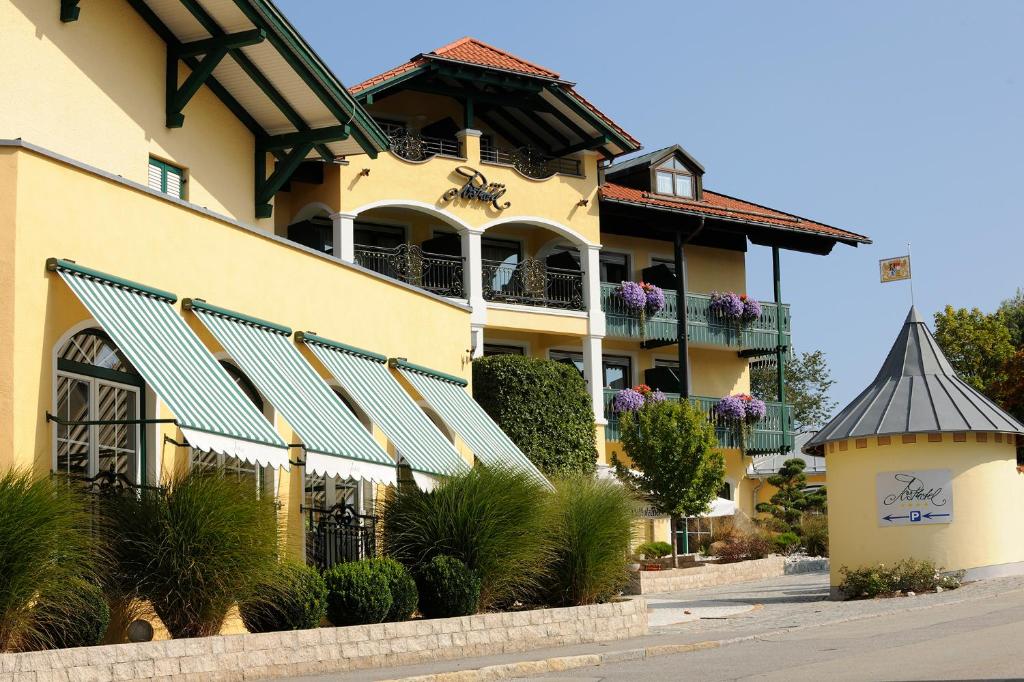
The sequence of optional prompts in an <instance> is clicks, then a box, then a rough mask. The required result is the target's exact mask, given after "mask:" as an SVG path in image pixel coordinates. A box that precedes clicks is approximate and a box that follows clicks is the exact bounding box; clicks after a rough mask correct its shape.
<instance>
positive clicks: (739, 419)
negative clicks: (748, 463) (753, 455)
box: [713, 393, 768, 454]
mask: <svg viewBox="0 0 1024 682" xmlns="http://www.w3.org/2000/svg"><path fill="white" fill-rule="evenodd" d="M767 412H768V408H767V406H766V405H765V404H764V401H763V400H760V399H758V398H755V397H754V396H752V395H750V394H749V393H734V394H733V395H727V396H725V397H724V398H722V399H721V400H719V401H718V403H717V404H716V405H715V407H714V410H713V413H714V416H715V417H716V418H717V420H718V421H719V422H724V423H725V425H726V426H729V427H731V428H733V429H735V430H736V434H737V436H738V438H739V442H740V452H742V453H743V454H747V444H748V443H749V442H750V433H751V431H752V430H753V428H754V424H756V423H757V422H759V421H760V420H762V419H764V416H765V414H766V413H767Z"/></svg>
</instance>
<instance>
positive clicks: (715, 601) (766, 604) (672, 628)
mask: <svg viewBox="0 0 1024 682" xmlns="http://www.w3.org/2000/svg"><path fill="white" fill-rule="evenodd" d="M1022 590H1024V577H1014V578H1002V579H996V580H989V581H983V582H978V583H972V584H968V585H965V586H964V587H962V588H960V589H959V590H953V591H947V592H942V593H939V594H926V595H921V596H917V597H908V598H899V599H879V600H867V601H854V602H835V601H828V574H825V573H811V574H801V575H791V576H785V577H782V578H774V579H772V580H766V581H759V582H754V583H744V584H740V585H731V586H728V587H718V588H708V589H702V590H690V591H687V592H680V593H667V594H657V595H650V599H651V600H652V602H653V603H652V604H651V607H650V610H651V611H652V612H656V611H660V610H665V611H667V612H670V613H676V614H677V615H678V617H679V618H680V619H683V618H686V617H687V615H686V614H685V613H684V612H685V611H687V610H689V611H691V614H689V615H691V616H692V615H694V614H705V615H704V617H702V618H700V619H699V620H693V619H689V620H687V621H686V622H676V623H674V624H668V625H662V626H657V627H652V628H651V633H650V634H649V635H647V636H645V637H638V638H634V639H627V640H619V641H616V642H608V643H601V644H583V645H578V646H568V647H557V648H550V649H535V650H532V651H525V652H521V653H515V654H504V655H498V656H486V657H480V658H468V659H463V660H457V661H445V662H440V663H430V664H424V665H416V666H405V667H401V668H389V669H378V670H365V671H357V672H353V673H348V674H343V675H331V676H315V677H296V678H288V679H290V680H293V682H312V681H314V680H315V681H317V682H322V681H324V680H327V679H330V680H345V681H352V682H364V681H365V682H369V681H377V680H399V679H405V678H410V677H413V678H415V677H423V676H426V677H425V679H427V680H432V681H437V682H441V681H442V680H443V681H444V682H448V681H449V680H451V681H452V682H454V681H455V680H458V681H459V682H463V681H469V680H484V679H502V678H511V677H524V676H530V675H536V674H541V673H545V672H552V671H557V670H568V669H572V668H580V667H587V666H596V665H601V664H604V663H611V662H621V661H627V660H638V659H642V658H646V657H650V656H658V655H665V654H672V653H682V652H686V651H696V650H701V649H709V648H717V647H721V646H728V645H729V644H734V643H737V642H742V641H749V640H751V639H754V638H755V637H763V636H767V635H771V634H776V633H779V632H786V631H793V630H797V629H804V628H813V627H817V626H820V625H825V624H830V623H841V622H849V621H855V620H861V619H865V618H873V617H877V616H882V615H886V614H891V613H896V612H902V611H911V610H918V609H927V608H931V607H934V606H941V605H943V604H952V603H957V602H961V601H968V600H977V599H985V598H989V597H993V596H997V595H1000V594H1005V593H1008V592H1017V591H1022ZM730 607H743V608H742V609H740V608H730ZM751 607H752V608H751ZM717 614H721V615H717ZM652 615H653V614H652ZM658 616H659V619H660V621H661V622H664V619H663V618H660V616H661V614H658ZM653 620H654V618H653V617H652V621H653ZM496 666H500V667H497V668H496ZM481 669H486V670H481Z"/></svg>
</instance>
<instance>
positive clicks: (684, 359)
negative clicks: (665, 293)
mask: <svg viewBox="0 0 1024 682" xmlns="http://www.w3.org/2000/svg"><path fill="white" fill-rule="evenodd" d="M672 246H673V252H674V255H675V266H676V348H677V350H678V352H679V355H678V359H679V399H680V400H687V399H689V397H690V377H689V366H688V365H689V363H688V358H689V355H690V349H689V339H688V337H687V333H686V331H687V330H686V260H685V259H684V258H683V235H682V234H680V232H679V231H678V230H676V232H675V238H674V240H673V245H672Z"/></svg>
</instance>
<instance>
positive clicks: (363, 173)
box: [359, 168, 370, 178]
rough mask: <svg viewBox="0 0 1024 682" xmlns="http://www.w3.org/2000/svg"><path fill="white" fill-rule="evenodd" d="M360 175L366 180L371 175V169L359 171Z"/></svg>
mask: <svg viewBox="0 0 1024 682" xmlns="http://www.w3.org/2000/svg"><path fill="white" fill-rule="evenodd" d="M359 174H360V175H362V176H363V177H364V178H365V177H366V176H367V175H369V174H370V169H369V168H364V169H363V170H361V171H359Z"/></svg>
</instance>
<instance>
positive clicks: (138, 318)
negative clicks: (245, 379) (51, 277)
mask: <svg viewBox="0 0 1024 682" xmlns="http://www.w3.org/2000/svg"><path fill="white" fill-rule="evenodd" d="M46 267H47V269H48V270H50V271H55V272H57V273H58V274H59V275H60V276H61V278H62V279H63V280H64V281H65V282H67V284H68V286H69V287H70V288H71V291H73V292H74V294H75V296H77V297H78V299H79V300H80V301H81V302H82V304H83V305H84V306H85V307H86V309H87V310H88V311H89V313H90V314H92V316H93V317H94V318H96V320H97V322H99V324H100V325H101V326H102V327H103V329H104V331H106V332H107V334H109V335H110V338H111V339H113V341H114V343H116V344H117V346H118V348H120V349H121V351H122V352H123V353H124V354H125V356H126V357H127V358H128V360H129V361H130V362H131V363H132V365H133V366H134V367H135V368H136V369H137V370H138V371H139V374H141V375H142V378H143V379H145V380H146V383H147V384H148V385H149V386H150V387H151V388H152V389H153V391H154V392H155V393H156V394H157V396H159V398H160V399H161V400H163V401H164V402H165V403H167V406H168V407H169V408H170V410H171V412H172V413H173V414H174V417H175V419H176V420H177V423H178V427H179V428H180V429H181V432H182V433H183V434H184V436H185V438H186V440H188V442H189V444H190V445H192V447H194V448H197V449H199V450H203V451H214V452H220V453H224V454H227V455H232V456H235V457H239V458H240V459H243V460H246V461H248V462H253V463H257V464H261V465H264V466H273V467H278V466H281V467H284V468H286V469H287V468H288V452H287V448H286V446H285V443H284V441H283V440H281V437H280V436H279V435H277V432H276V431H275V430H274V428H273V426H272V425H271V424H270V423H269V422H268V421H267V420H266V418H265V417H264V416H263V415H262V414H260V413H259V411H258V410H257V409H256V408H255V406H253V404H252V403H251V402H249V399H248V398H246V397H245V395H244V394H243V393H242V392H241V391H240V390H239V389H238V386H236V385H235V383H234V382H233V381H232V380H231V377H230V376H229V375H228V373H227V371H226V370H225V369H224V368H223V367H222V366H221V365H220V363H218V362H217V360H216V359H215V358H214V357H213V355H211V354H210V351H209V350H207V349H206V347H205V346H204V345H203V344H202V342H201V341H200V340H199V337H197V336H196V335H195V333H194V332H193V331H192V330H191V329H189V327H188V325H187V324H186V323H185V320H183V319H182V318H181V316H180V315H178V313H177V311H175V309H174V307H173V306H172V304H173V303H174V302H175V301H177V300H178V299H177V297H176V296H175V295H174V294H172V293H169V292H166V291H161V290H159V289H153V288H151V287H147V286H144V285H141V284H137V283H135V282H130V281H128V280H124V279H121V278H119V277H114V276H112V275H107V274H104V273H102V272H97V271H96V270H92V269H90V268H86V267H82V266H81V265H78V264H76V263H72V262H70V261H64V260H59V259H56V258H50V259H49V260H47V261H46Z"/></svg>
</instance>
